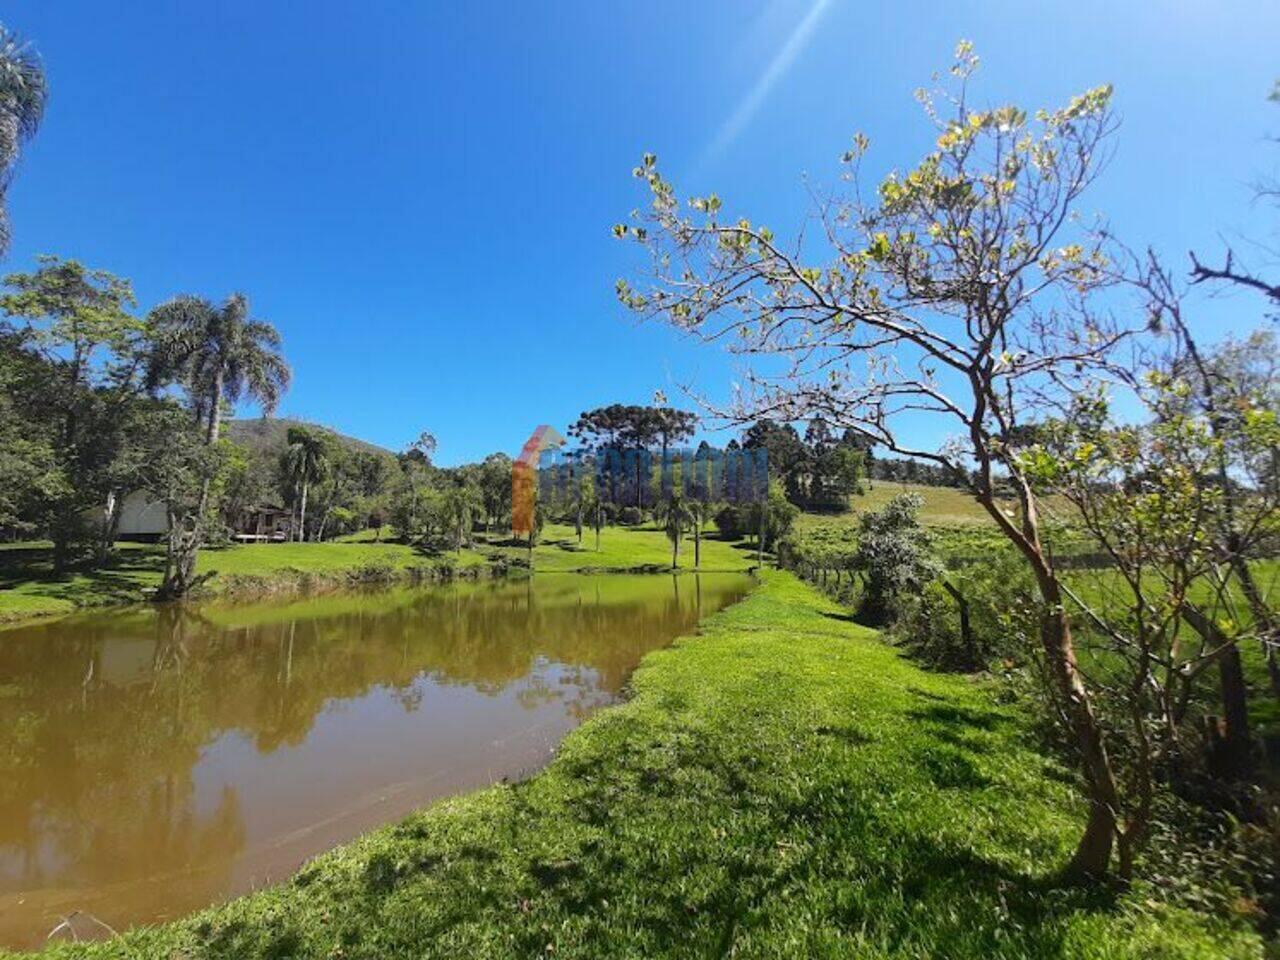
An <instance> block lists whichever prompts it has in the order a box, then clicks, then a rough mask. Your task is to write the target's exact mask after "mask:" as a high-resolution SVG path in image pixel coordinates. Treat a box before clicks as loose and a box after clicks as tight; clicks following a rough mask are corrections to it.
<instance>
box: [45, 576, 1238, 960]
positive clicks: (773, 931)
mask: <svg viewBox="0 0 1280 960" xmlns="http://www.w3.org/2000/svg"><path fill="white" fill-rule="evenodd" d="M633 688H634V692H635V696H634V698H633V699H632V700H631V701H630V702H629V703H627V704H625V705H623V706H620V707H617V708H613V709H609V710H606V711H604V712H602V713H600V714H598V715H597V716H596V717H594V718H593V719H591V720H589V721H588V722H587V723H586V724H585V725H584V726H583V727H581V728H580V729H579V730H578V731H577V732H575V733H573V734H571V735H570V736H569V738H568V739H567V740H566V741H565V743H564V745H563V747H562V749H561V751H560V753H559V755H558V757H557V759H556V760H555V761H554V762H553V763H552V764H551V765H550V766H549V767H548V768H547V769H546V770H545V771H543V772H542V773H540V774H538V775H537V776H535V777H533V778H532V779H530V780H528V781H525V782H523V783H519V784H514V785H501V786H497V787H493V788H490V789H488V790H484V791H481V792H479V793H474V794H470V795H466V796H463V797H460V798H456V799H454V800H450V801H446V802H444V803H441V804H438V805H436V806H433V807H431V808H428V809H426V810H424V811H422V812H420V813H418V814H415V815H413V816H411V817H410V818H409V819H407V820H405V821H404V822H402V823H400V824H398V825H394V826H389V827H386V828H383V829H381V830H379V831H376V832H374V833H372V834H370V835H368V836H366V837H365V838H363V839H361V840H359V841H357V842H355V843H353V844H351V845H349V846H346V847H342V848H339V849H337V850H335V851H333V852H331V853H329V854H326V855H324V856H322V857H320V858H318V859H316V860H315V861H312V862H311V863H310V864H308V865H307V866H306V867H305V868H304V869H303V870H302V871H301V872H300V873H299V874H298V875H297V876H295V877H294V878H293V879H292V880H290V881H289V882H287V883H284V884H282V885H279V886H276V887H272V888H269V889H267V890H264V891H261V892H259V893H256V894H253V895H251V896H248V897H245V898H243V899H240V900H237V901H234V902H232V903H230V904H227V905H224V906H220V907H215V908H212V909H210V910H208V911H205V912H204V913H202V914H198V915H196V916H195V917H192V918H189V919H187V920H183V921H180V922H178V923H175V924H171V925H167V926H163V927H158V928H152V929H146V930H137V931H133V932H130V933H127V934H126V935H125V936H123V937H122V938H120V939H117V940H113V941H109V942H103V943H97V944H78V945H77V944H61V945H58V946H56V947H54V948H52V949H51V951H50V953H51V954H53V955H56V956H84V957H121V958H124V957H187V958H214V957H219V958H233V957H234V958H251V957H337V956H341V957H347V958H355V957H369V958H372V957H401V956H414V957H449V958H453V957H485V958H495V957H512V958H515V957H531V956H555V957H582V958H599V957H637V958H639V957H661V956H670V957H697V956H706V957H720V956H727V955H734V956H749V957H804V958H810V957H884V958H888V957H903V958H906V957H912V958H928V957H944V956H945V957H950V958H965V957H974V958H984V960H986V958H995V957H1010V958H1013V957H1018V958H1025V957H1099V958H1103V957H1105V958H1123V957H1135V958H1136V957H1161V958H1164V957H1186V958H1193V957H1194V958H1211V957H1260V956H1261V955H1262V947H1261V945H1260V943H1259V942H1258V940H1257V939H1256V937H1255V936H1254V935H1253V934H1252V933H1251V932H1248V931H1247V930H1245V929H1244V928H1242V927H1240V926H1238V925H1235V924H1234V923H1233V922H1232V921H1228V920H1226V919H1216V918H1213V917H1210V916H1208V915H1205V914H1198V913H1193V912H1191V911H1189V910H1186V909H1183V908H1181V907H1177V906H1173V905H1170V904H1168V903H1165V902H1163V899H1162V897H1161V895H1160V893H1159V891H1157V890H1153V889H1150V888H1146V887H1143V886H1139V887H1136V888H1135V889H1133V890H1132V891H1130V892H1129V893H1126V894H1119V893H1115V892H1107V891H1100V892H1093V893H1088V892H1084V891H1080V890H1068V889H1061V888H1058V887H1056V886H1055V885H1054V884H1053V883H1052V882H1050V881H1049V879H1048V877H1049V875H1050V871H1051V870H1052V868H1053V867H1055V866H1056V865H1058V864H1060V863H1062V862H1063V860H1064V859H1065V858H1066V857H1067V856H1068V854H1069V852H1070V850H1071V847H1072V844H1073V842H1074V840H1075V838H1076V831H1077V830H1078V829H1079V825H1080V820H1081V803H1080V800H1079V797H1078V796H1077V794H1076V793H1075V791H1074V790H1073V789H1072V788H1071V787H1070V786H1069V783H1068V781H1069V778H1067V777H1066V776H1064V775H1063V773H1062V771H1061V770H1060V769H1059V768H1058V767H1057V766H1056V765H1055V764H1054V763H1052V762H1051V761H1048V760H1046V759H1045V757H1044V756H1042V755H1041V754H1039V753H1037V752H1036V751H1035V750H1034V749H1033V748H1032V747H1031V746H1030V738H1029V737H1028V735H1027V731H1026V729H1025V727H1024V721H1023V720H1022V719H1021V718H1020V716H1019V715H1018V714H1017V713H1016V712H1015V711H1014V710H1013V709H1012V708H1007V707H1000V706H996V705H995V703H994V702H993V700H992V699H991V696H990V694H989V693H988V692H987V691H986V690H984V689H983V688H982V687H981V686H978V685H976V684H975V683H973V682H972V681H970V680H967V679H965V678H961V677H955V676H947V675H939V674H929V673H925V672H923V671H921V670H920V669H918V668H917V667H915V666H913V665H912V664H911V663H909V662H907V661H906V660H904V659H902V658H901V657H900V656H899V655H898V654H897V653H896V652H895V651H894V650H893V649H892V648H890V647H888V646H886V645H885V644H883V643H882V642H880V641H879V640H878V639H877V638H876V636H875V635H874V634H873V633H872V632H870V631H868V630H866V629H864V628H861V627H858V626H856V625H854V624H852V623H850V622H849V621H848V620H847V619H846V617H845V616H844V614H843V612H842V611H841V610H840V609H839V608H837V607H835V606H833V605H832V604H830V603H829V602H827V601H826V600H824V599H823V598H821V597H820V596H819V595H818V594H817V593H816V592H815V591H813V590H812V589H810V588H809V587H807V586H804V585H802V584H801V583H799V582H798V581H797V580H796V579H794V578H793V577H791V576H790V575H787V574H782V573H772V572H770V573H766V574H765V576H764V582H763V585H762V586H761V587H760V589H758V590H757V591H756V592H755V593H754V594H753V595H752V596H751V597H749V598H748V599H747V600H745V601H743V602H742V603H740V604H738V605H737V606H735V607H732V608H730V609H728V610H726V611H724V612H722V613H720V614H718V615H717V616H715V617H713V618H711V619H710V620H709V621H707V622H706V623H705V624H704V629H703V630H702V632H701V633H700V634H699V635H697V636H691V637H687V638H685V639H683V640H681V641H677V643H676V644H675V646H674V647H672V648H671V649H669V650H666V651H663V652H660V653H656V654H652V655H650V656H649V657H648V658H647V659H646V660H645V662H644V664H643V666H642V667H641V669H640V671H639V672H638V673H637V674H636V676H635V678H634V682H633Z"/></svg>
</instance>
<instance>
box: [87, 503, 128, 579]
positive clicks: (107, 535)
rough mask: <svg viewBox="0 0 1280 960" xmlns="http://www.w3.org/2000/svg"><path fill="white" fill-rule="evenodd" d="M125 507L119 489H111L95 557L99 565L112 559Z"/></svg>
mask: <svg viewBox="0 0 1280 960" xmlns="http://www.w3.org/2000/svg"><path fill="white" fill-rule="evenodd" d="M123 508H124V498H123V497H121V496H120V495H119V491H117V490H111V491H109V492H108V493H107V502H106V504H105V506H104V507H103V516H102V530H101V531H100V533H99V535H98V550H97V555H96V556H95V558H94V559H95V562H96V564H97V565H98V566H102V565H103V564H104V563H106V562H107V561H108V560H110V559H111V552H112V550H114V549H115V545H116V535H117V534H118V533H119V531H120V513H121V511H122V510H123Z"/></svg>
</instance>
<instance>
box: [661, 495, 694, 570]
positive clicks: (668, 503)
mask: <svg viewBox="0 0 1280 960" xmlns="http://www.w3.org/2000/svg"><path fill="white" fill-rule="evenodd" d="M658 515H659V518H660V519H661V521H662V525H663V529H664V530H665V531H666V533H667V539H668V540H670V541H671V566H672V568H673V569H674V568H675V567H678V566H679V565H680V540H681V538H682V537H683V536H684V529H685V527H687V526H688V525H689V524H690V523H691V522H692V521H693V511H692V510H691V509H690V508H689V502H688V501H687V500H685V498H684V497H683V496H681V495H680V494H679V493H678V492H676V491H674V490H673V491H672V492H671V494H670V495H669V496H668V497H667V498H666V499H665V500H663V501H662V502H661V503H660V504H658Z"/></svg>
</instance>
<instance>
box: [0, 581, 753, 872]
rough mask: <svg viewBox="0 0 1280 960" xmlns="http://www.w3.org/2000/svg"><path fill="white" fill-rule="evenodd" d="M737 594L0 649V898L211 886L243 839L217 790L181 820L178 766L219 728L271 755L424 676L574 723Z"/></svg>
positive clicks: (49, 640) (265, 611)
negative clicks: (330, 712)
mask: <svg viewBox="0 0 1280 960" xmlns="http://www.w3.org/2000/svg"><path fill="white" fill-rule="evenodd" d="M743 588H744V581H743V580H741V579H740V578H733V579H728V578H726V579H722V580H720V579H718V580H714V581H708V582H706V583H704V584H700V585H699V586H698V589H697V590H696V591H695V590H694V589H691V588H690V587H686V588H684V589H682V590H679V591H678V592H677V590H675V589H673V587H672V582H671V581H669V580H666V579H665V578H658V577H652V578H580V577H564V578H559V579H557V578H555V577H553V576H548V577H541V578H539V580H538V582H537V583H536V585H533V586H530V585H526V584H459V585H457V586H455V587H452V588H449V589H444V590H439V589H433V590H418V591H413V590H392V591H386V592H383V593H376V594H365V595H354V596H349V597H344V598H320V599H319V600H317V601H316V602H315V603H314V604H313V605H312V606H311V607H308V606H305V605H299V604H296V603H291V604H284V605H275V606H276V607H277V608H278V612H280V613H281V614H283V616H279V617H277V616H275V615H273V607H272V605H258V606H256V607H254V608H222V607H203V608H202V607H199V606H186V607H171V608H164V609H159V610H146V611H136V612H129V613H124V614H110V615H99V616H93V617H78V618H71V619H68V620H64V621H57V622H54V623H50V624H45V625H41V626H37V627H33V628H29V629H24V630H19V631H15V632H12V633H10V634H7V635H6V636H5V640H4V642H3V643H0V678H4V680H3V684H2V685H0V693H2V694H3V695H2V696H0V731H3V734H2V735H0V890H3V889H5V888H13V889H31V888H33V887H35V886H39V885H41V884H44V883H52V882H55V881H56V882H57V883H59V884H77V885H78V884H84V885H91V884H106V883H112V882H120V881H123V880H128V879H131V878H141V877H144V876H153V875H155V874H156V873H159V872H165V871H170V870H178V869H184V868H187V867H189V866H191V865H193V864H197V863H198V864H200V865H202V866H204V867H207V868H209V869H210V877H209V883H210V890H211V891H213V890H216V889H218V887H219V885H220V884H221V883H222V882H223V877H222V876H220V873H225V869H229V865H230V863H231V862H232V860H233V859H234V857H235V856H236V855H237V853H238V852H239V851H240V850H241V848H242V846H243V844H244V826H243V818H242V816H241V813H240V810H239V806H238V803H237V798H236V796H235V795H234V793H231V792H227V793H224V795H223V796H222V797H221V798H219V800H218V801H217V802H216V804H215V805H214V807H213V809H212V810H206V811H200V810H198V809H197V803H196V792H195V787H194V779H193V771H194V770H195V768H196V765H197V763H198V761H199V759H200V756H201V751H202V749H203V748H205V747H206V746H208V745H209V744H211V743H212V742H214V741H215V740H216V739H217V738H218V737H219V736H221V735H223V734H224V733H226V732H228V731H238V732H240V733H242V734H244V735H245V736H247V737H249V738H250V739H251V741H252V742H253V743H254V744H255V746H256V748H257V749H258V750H259V751H262V752H271V751H273V750H276V749H278V748H279V747H280V746H282V745H293V744H298V743H301V742H302V741H303V740H305V739H306V737H307V734H308V733H309V731H310V730H311V727H312V725H313V724H314V722H315V719H316V717H317V716H318V715H319V713H320V712H321V711H322V710H324V709H325V707H326V705H328V704H330V703H333V702H335V701H341V700H345V699H351V698H355V697H359V696H361V695H363V694H365V693H367V692H369V691H370V690H373V689H374V688H379V687H380V688H386V689H388V690H390V691H391V692H392V693H393V694H394V695H395V696H396V697H397V698H398V700H399V701H400V703H401V704H402V706H403V707H404V709H405V710H406V711H412V710H416V709H417V708H418V707H419V705H420V703H421V698H422V697H423V696H424V691H426V690H428V689H429V684H427V683H425V682H423V679H422V678H424V677H425V678H428V679H429V680H431V681H433V682H435V683H440V684H451V685H467V686H470V687H473V688H475V689H478V690H481V691H483V692H485V693H487V694H491V695H497V694H499V693H501V692H503V691H504V690H507V689H509V688H511V687H512V685H513V684H518V686H516V688H515V691H514V693H515V697H516V702H518V703H520V704H521V705H523V706H524V707H526V708H528V709H532V708H534V707H536V706H539V705H542V704H546V703H549V702H552V701H558V702H562V703H563V704H564V707H565V709H566V711H567V712H568V713H569V714H570V715H574V716H578V715H581V714H582V713H584V712H586V711H589V710H591V709H594V708H595V707H597V706H599V705H600V704H601V703H602V702H604V701H605V700H607V699H608V698H609V697H611V696H612V695H614V694H616V693H617V691H618V690H619V689H620V688H621V685H622V684H623V682H624V681H625V678H626V676H627V674H628V673H629V672H630V671H631V669H632V668H633V667H634V665H635V664H636V662H637V661H638V660H639V658H640V657H641V656H643V655H644V653H646V652H647V651H649V650H651V649H654V648H655V647H658V646H661V645H663V644H665V643H667V642H669V640H670V639H671V637H673V636H675V635H677V634H678V633H680V632H683V631H685V630H687V629H688V628H689V627H690V625H691V624H692V623H693V622H694V621H695V620H696V618H697V614H698V601H699V599H702V600H704V601H705V602H707V603H709V604H710V605H713V606H714V605H718V604H721V603H724V602H727V601H728V600H730V599H732V598H734V597H735V596H737V595H739V594H740V593H741V592H742V590H743ZM308 609H313V610H314V611H315V612H316V614H317V615H315V616H311V617H307V616H304V615H303V614H305V612H306V611H307V610H308ZM250 614H252V616H250ZM540 664H546V665H554V670H552V669H549V668H545V669H544V668H539V669H535V667H536V666H539V665H540ZM552 677H554V682H553V681H552V679H551V678H552ZM219 864H222V865H223V868H222V870H221V871H220V870H219V868H218V865H219ZM212 896H213V893H212V892H211V893H210V897H212Z"/></svg>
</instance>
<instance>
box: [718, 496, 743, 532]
mask: <svg viewBox="0 0 1280 960" xmlns="http://www.w3.org/2000/svg"><path fill="white" fill-rule="evenodd" d="M743 513H744V511H743V509H742V507H740V506H738V505H737V504H736V503H726V504H725V505H724V506H723V507H721V508H720V509H719V510H717V511H716V513H715V517H714V520H715V524H716V529H717V530H719V531H720V535H721V536H722V537H725V538H726V539H729V540H739V539H741V538H742V537H744V536H746V530H747V524H746V519H747V518H746V517H745V516H744V515H743Z"/></svg>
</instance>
